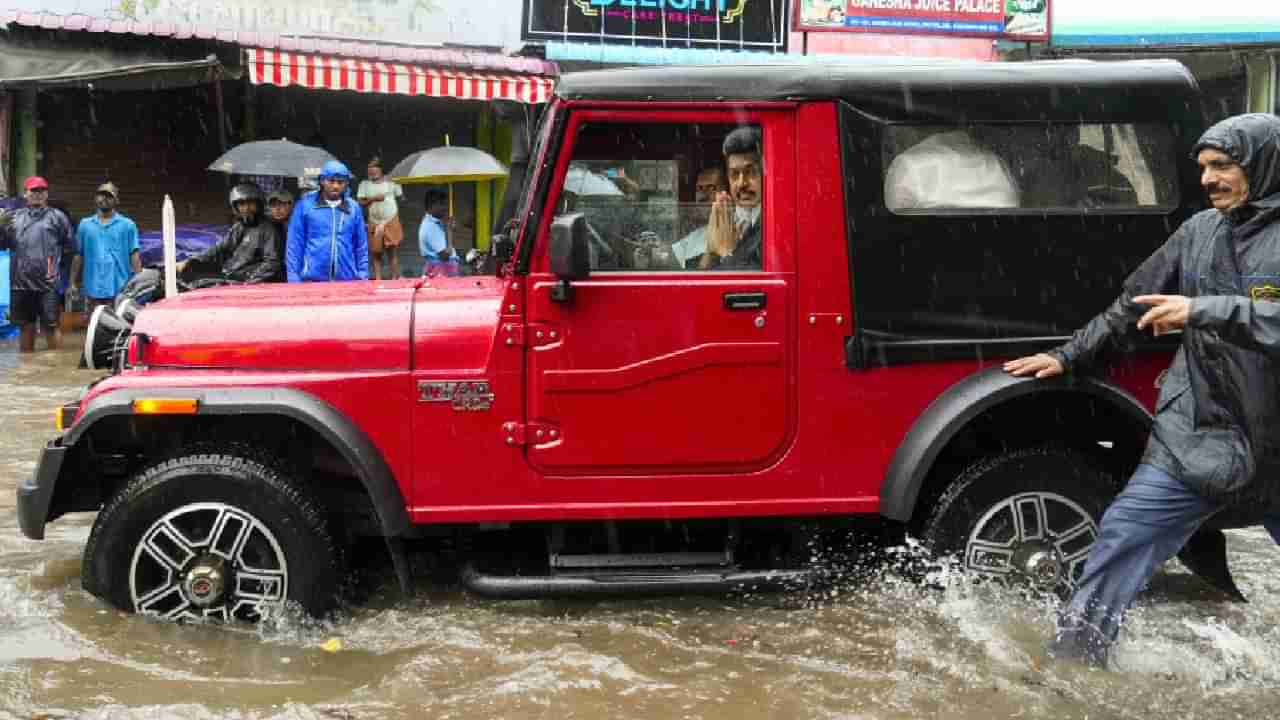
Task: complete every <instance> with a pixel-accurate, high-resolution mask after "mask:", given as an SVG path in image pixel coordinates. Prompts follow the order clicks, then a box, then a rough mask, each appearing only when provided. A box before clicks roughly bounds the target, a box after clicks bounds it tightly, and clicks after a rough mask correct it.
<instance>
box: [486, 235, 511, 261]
mask: <svg viewBox="0 0 1280 720" xmlns="http://www.w3.org/2000/svg"><path fill="white" fill-rule="evenodd" d="M512 235H515V230H512V231H511V232H501V233H497V234H496V235H494V236H493V237H491V238H489V248H490V251H491V253H492V254H493V257H494V259H495V260H496V261H497V264H498V266H499V267H501V266H503V265H505V264H507V262H509V261H510V260H511V258H512V256H514V255H515V252H516V243H515V240H514V239H512Z"/></svg>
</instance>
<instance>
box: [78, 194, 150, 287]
mask: <svg viewBox="0 0 1280 720" xmlns="http://www.w3.org/2000/svg"><path fill="white" fill-rule="evenodd" d="M94 204H95V205H97V207H98V212H97V213H95V214H94V215H90V216H89V217H87V218H84V219H83V220H81V221H80V226H79V227H78V228H76V258H75V261H74V262H72V264H71V288H72V290H77V291H80V292H83V293H84V298H85V310H87V311H89V312H92V311H93V309H94V307H96V306H98V305H111V304H112V303H114V302H115V299H116V295H117V294H119V292H120V290H121V288H123V287H124V284H125V283H127V282H129V278H130V277H132V276H133V274H134V273H136V272H138V271H139V270H141V269H142V259H141V257H140V256H139V254H138V253H139V250H140V245H139V244H138V226H137V225H135V224H134V222H133V221H132V220H130V219H129V218H127V217H125V216H124V215H122V214H121V213H119V212H116V207H118V206H119V204H120V190H119V189H118V188H117V187H116V186H115V183H109V182H107V183H103V184H101V185H99V186H98V190H97V192H96V193H94ZM82 274H83V277H81V275H82Z"/></svg>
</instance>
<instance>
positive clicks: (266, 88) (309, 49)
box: [0, 12, 557, 272]
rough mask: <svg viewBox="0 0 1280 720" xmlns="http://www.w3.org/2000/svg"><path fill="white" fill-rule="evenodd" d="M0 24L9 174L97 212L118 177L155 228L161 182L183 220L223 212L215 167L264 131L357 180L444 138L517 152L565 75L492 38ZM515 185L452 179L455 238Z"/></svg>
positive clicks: (137, 215)
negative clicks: (37, 179) (97, 198)
mask: <svg viewBox="0 0 1280 720" xmlns="http://www.w3.org/2000/svg"><path fill="white" fill-rule="evenodd" d="M0 28H3V29H0V41H3V42H4V43H5V46H4V48H3V49H4V50H5V52H4V57H3V59H0V97H3V98H5V102H6V103H7V107H9V108H11V110H9V111H7V112H5V113H4V114H3V115H2V116H0V121H3V122H5V123H8V124H9V125H12V132H7V133H6V136H5V140H6V142H5V143H0V162H3V165H2V166H0V175H3V176H4V177H5V180H6V182H5V184H4V186H3V187H4V188H14V187H20V184H21V182H22V181H23V180H24V179H25V178H26V177H27V176H30V175H33V174H40V175H44V176H45V177H47V178H48V180H49V182H50V184H51V186H52V187H53V188H54V192H53V194H52V197H51V200H52V201H53V202H55V203H58V204H61V205H63V206H64V207H65V208H66V210H67V212H68V214H69V215H70V216H71V217H72V218H73V219H76V218H79V217H82V216H84V215H86V214H88V213H89V212H91V210H92V200H93V197H92V195H93V188H95V187H96V186H97V185H98V184H99V183H101V182H103V181H105V180H112V181H114V182H116V183H117V185H119V186H120V187H121V190H122V193H121V195H122V207H121V209H122V211H123V212H125V213H126V214H128V215H130V216H131V217H133V218H134V219H135V220H136V221H137V222H138V224H139V227H140V229H142V230H143V232H146V231H149V230H152V231H154V230H158V229H159V226H160V208H161V204H162V200H163V197H164V195H166V194H168V195H170V196H171V197H172V198H173V199H174V202H175V205H176V210H177V215H178V222H179V223H180V224H191V223H225V222H226V221H227V220H228V211H227V208H226V193H227V190H228V187H229V185H230V183H231V182H232V181H233V180H234V178H230V177H227V176H225V175H222V174H220V173H216V172H210V171H209V170H208V167H209V165H210V163H212V162H213V161H214V160H215V159H216V158H217V157H218V156H219V155H220V154H221V153H222V152H223V151H224V150H225V149H226V148H228V147H231V146H234V145H236V144H238V143H241V142H246V141H250V140H255V139H272V138H288V139H290V140H294V141H297V142H302V143H306V144H315V145H321V146H323V147H325V148H326V149H327V150H329V151H330V152H331V153H333V154H334V155H335V156H337V157H338V158H340V159H341V160H343V161H344V162H345V163H346V164H347V165H348V166H349V167H350V168H351V170H352V172H353V173H354V174H355V176H356V178H357V182H358V181H359V179H362V178H363V177H364V175H365V168H366V164H367V162H368V160H369V159H370V158H371V157H374V156H378V157H381V158H382V159H383V161H384V163H385V165H386V167H387V169H390V167H391V166H392V165H394V163H396V162H397V161H398V160H400V159H401V158H403V157H405V156H406V155H408V154H410V153H411V152H414V151H417V150H423V149H427V148H431V147H435V146H439V145H443V144H445V142H446V137H447V138H448V142H450V143H452V144H454V145H470V146H475V147H479V148H481V149H484V150H487V151H489V152H491V153H492V154H494V155H495V156H496V157H498V159H499V160H501V161H503V162H504V163H505V162H510V160H511V149H512V145H513V142H512V137H513V129H514V128H516V127H519V126H522V123H519V122H512V119H515V120H522V119H525V118H526V117H528V118H532V117H533V116H534V115H535V114H536V112H537V108H539V107H541V105H540V104H541V103H545V102H546V101H547V100H548V99H549V98H550V96H551V93H552V90H553V88H554V77H555V75H556V72H557V70H556V66H555V64H554V63H550V62H546V61H544V60H540V59H535V58H519V57H507V56H504V55H502V54H500V53H497V52H493V51H492V49H487V48H486V49H481V50H476V49H473V48H465V47H456V46H454V47H420V46H411V45H390V44H382V43H374V42H362V41H358V40H351V39H349V38H343V39H335V38H319V37H311V36H307V35H301V34H300V35H291V36H287V37H286V36H282V35H278V34H274V33H264V32H255V31H244V30H226V29H220V28H214V27H199V26H192V25H184V24H180V23H167V22H159V21H157V22H141V21H118V20H117V21H112V20H107V19H103V18H91V17H86V16H80V15H76V16H57V15H49V14H40V13H15V12H0ZM15 48H18V49H20V50H21V52H17V51H16V50H15ZM11 51H12V52H11ZM24 53H25V54H24ZM20 61H21V62H20ZM498 104H504V105H508V106H515V107H517V108H523V110H518V111H515V112H512V111H511V109H510V107H507V108H504V112H502V113H501V117H502V118H504V119H502V120H500V119H499V113H498V112H496V107H495V106H496V105H498ZM3 107H6V106H3V105H0V108H3ZM517 132H518V131H517ZM516 145H519V143H516ZM504 185H505V182H502V181H495V182H488V183H481V184H458V185H456V186H455V215H456V218H457V231H456V232H455V234H454V237H453V241H454V244H455V245H456V246H457V247H458V248H459V249H460V250H463V251H465V250H466V249H468V248H471V247H476V246H479V247H481V248H483V247H486V246H487V244H488V239H489V236H490V230H491V226H492V223H493V219H494V218H495V217H496V215H497V206H498V205H499V204H500V202H501V198H502V192H503V186H504ZM292 187H296V184H293V185H292ZM422 189H423V188H422V187H421V186H413V187H410V188H408V193H407V197H406V198H405V202H404V203H403V204H402V206H401V207H402V222H403V223H404V227H405V232H406V241H405V243H404V244H403V245H402V250H403V254H402V267H403V268H404V271H405V272H411V271H414V270H415V269H416V268H418V267H419V266H420V264H421V259H420V258H418V257H417V243H416V242H414V241H413V240H414V239H415V238H416V233H417V226H418V223H419V221H420V220H421V217H422V214H423V208H422Z"/></svg>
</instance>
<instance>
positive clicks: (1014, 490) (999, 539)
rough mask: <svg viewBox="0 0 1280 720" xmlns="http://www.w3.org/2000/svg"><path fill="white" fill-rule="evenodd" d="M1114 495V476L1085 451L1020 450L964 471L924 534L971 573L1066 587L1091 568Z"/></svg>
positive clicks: (1053, 587)
mask: <svg viewBox="0 0 1280 720" xmlns="http://www.w3.org/2000/svg"><path fill="white" fill-rule="evenodd" d="M1114 496H1115V486H1114V483H1113V482H1112V481H1111V480H1110V478H1108V476H1107V475H1106V474H1105V473H1103V472H1102V471H1101V470H1099V469H1098V468H1097V467H1096V466H1095V465H1094V464H1093V463H1092V462H1091V461H1090V460H1089V459H1088V458H1087V457H1086V456H1085V455H1084V454H1083V453H1081V452H1079V451H1075V450H1069V449H1066V448H1061V447H1056V446H1046V447H1036V448H1024V449H1020V450H1014V451H1010V452H1007V453H1003V454H1001V455H997V456H994V457H991V458H987V459H985V460H982V461H980V462H978V463H976V464H974V465H972V466H970V467H969V468H968V469H966V470H965V471H964V472H962V473H961V474H960V476H959V477H958V478H956V480H955V482H953V483H952V484H951V486H950V487H949V488H948V489H947V491H946V492H944V493H943V495H942V497H941V498H940V499H939V500H938V503H937V505H936V506H935V507H934V509H933V512H932V513H931V515H930V517H929V520H928V522H927V523H926V524H925V530H924V541H925V545H926V546H927V547H929V548H930V549H931V550H932V551H933V552H934V553H935V554H936V555H954V556H956V558H957V559H958V561H959V563H960V566H961V567H962V568H963V569H964V570H965V571H967V572H970V573H974V574H977V575H982V576H995V577H1001V578H1008V579H1021V580H1025V581H1027V582H1029V583H1030V584H1031V585H1033V586H1034V587H1037V588H1040V589H1044V590H1063V589H1065V588H1067V587H1069V586H1070V585H1072V584H1073V583H1074V582H1075V581H1076V580H1077V579H1078V578H1079V577H1080V574H1081V572H1083V570H1084V563H1085V559H1086V558H1087V557H1088V554H1089V548H1090V547H1092V546H1093V543H1094V541H1095V540H1096V539H1097V537H1098V524H1099V522H1101V520H1102V513H1103V511H1104V510H1106V507H1107V505H1108V504H1109V503H1110V501H1111V499H1112V498H1113V497H1114Z"/></svg>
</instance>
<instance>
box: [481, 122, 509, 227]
mask: <svg viewBox="0 0 1280 720" xmlns="http://www.w3.org/2000/svg"><path fill="white" fill-rule="evenodd" d="M493 156H494V157H496V158H498V160H500V161H501V162H502V164H503V165H506V166H507V167H511V123H509V122H500V123H495V125H494V128H493ZM493 185H494V191H493V193H494V194H493V198H494V200H493V202H494V213H493V214H494V216H497V214H498V213H499V212H501V211H502V199H503V198H504V197H506V196H507V179H506V178H502V179H500V180H497V181H495V182H494V183H493ZM485 242H488V238H485Z"/></svg>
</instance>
